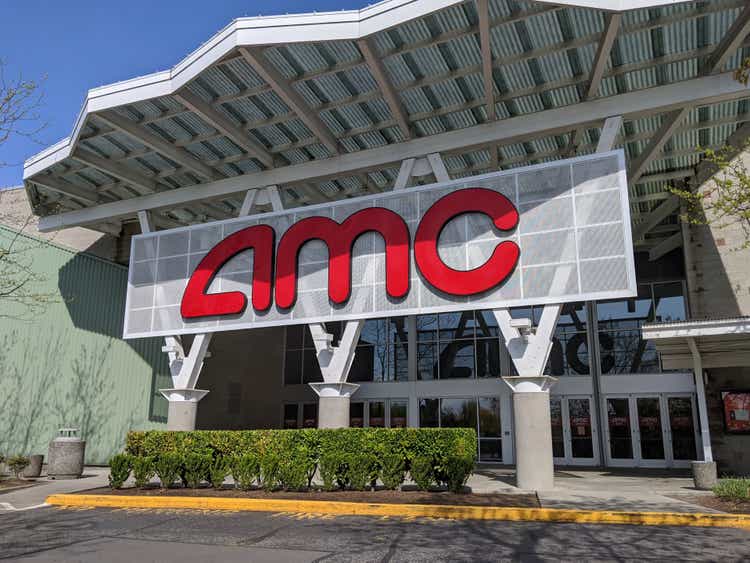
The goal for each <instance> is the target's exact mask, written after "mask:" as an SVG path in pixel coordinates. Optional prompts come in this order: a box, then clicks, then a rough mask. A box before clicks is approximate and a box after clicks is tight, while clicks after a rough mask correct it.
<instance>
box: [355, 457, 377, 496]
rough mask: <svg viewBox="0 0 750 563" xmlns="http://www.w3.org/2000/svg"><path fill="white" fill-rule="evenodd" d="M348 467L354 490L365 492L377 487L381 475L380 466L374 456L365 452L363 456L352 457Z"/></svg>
mask: <svg viewBox="0 0 750 563" xmlns="http://www.w3.org/2000/svg"><path fill="white" fill-rule="evenodd" d="M347 466H348V469H349V481H350V483H351V487H352V489H354V490H356V491H363V490H365V489H367V488H368V487H370V488H374V487H375V483H376V481H377V480H378V477H379V475H380V464H379V463H378V458H377V457H375V455H374V454H372V453H369V452H365V453H363V454H361V455H350V456H349V461H348V463H347Z"/></svg>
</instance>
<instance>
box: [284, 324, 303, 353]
mask: <svg viewBox="0 0 750 563" xmlns="http://www.w3.org/2000/svg"><path fill="white" fill-rule="evenodd" d="M305 330H307V326H306V325H293V326H288V327H286V346H287V348H302V339H303V336H304V334H305V333H304V331H305Z"/></svg>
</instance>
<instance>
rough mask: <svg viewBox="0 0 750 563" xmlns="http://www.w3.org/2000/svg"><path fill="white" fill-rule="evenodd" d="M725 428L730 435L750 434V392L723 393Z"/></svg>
mask: <svg viewBox="0 0 750 563" xmlns="http://www.w3.org/2000/svg"><path fill="white" fill-rule="evenodd" d="M721 402H722V403H723V405H724V428H725V429H726V431H727V432H728V433H732V434H742V433H750V391H722V392H721Z"/></svg>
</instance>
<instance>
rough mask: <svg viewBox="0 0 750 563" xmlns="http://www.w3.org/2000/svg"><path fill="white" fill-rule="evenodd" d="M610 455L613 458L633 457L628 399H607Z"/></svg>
mask: <svg viewBox="0 0 750 563" xmlns="http://www.w3.org/2000/svg"><path fill="white" fill-rule="evenodd" d="M607 424H608V425H609V455H610V457H612V459H633V441H632V436H631V434H630V405H629V404H628V399H607Z"/></svg>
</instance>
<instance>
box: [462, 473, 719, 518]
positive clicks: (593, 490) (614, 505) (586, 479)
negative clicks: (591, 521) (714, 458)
mask: <svg viewBox="0 0 750 563" xmlns="http://www.w3.org/2000/svg"><path fill="white" fill-rule="evenodd" d="M514 482H515V470H514V469H513V468H507V467H497V466H492V465H482V464H480V465H479V466H478V467H477V470H476V473H475V474H474V475H473V476H472V477H471V479H469V482H468V483H467V486H469V487H471V489H472V491H474V492H476V493H490V492H493V493H494V492H503V493H514V492H517V493H521V492H527V491H521V489H518V488H516V487H515V486H514ZM711 494H712V493H711V492H710V491H699V490H697V489H695V488H694V486H693V478H692V475H691V474H690V472H689V471H685V470H664V469H637V470H625V469H614V468H612V469H579V468H571V469H563V468H557V469H556V470H555V488H554V489H553V490H551V491H538V492H537V496H538V497H539V502H540V503H541V505H542V507H544V508H577V509H583V510H618V511H621V510H636V511H647V512H651V511H654V512H714V511H712V510H710V509H708V508H705V507H702V506H697V505H695V504H691V503H689V502H688V501H687V499H686V497H687V496H694V495H711ZM675 497H677V498H675ZM679 497H684V498H683V499H680V498H679Z"/></svg>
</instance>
